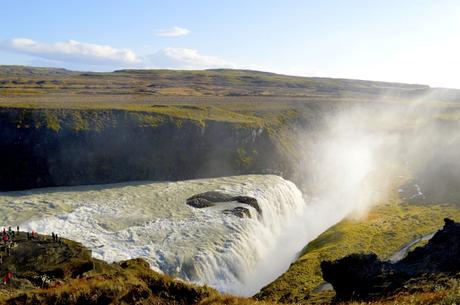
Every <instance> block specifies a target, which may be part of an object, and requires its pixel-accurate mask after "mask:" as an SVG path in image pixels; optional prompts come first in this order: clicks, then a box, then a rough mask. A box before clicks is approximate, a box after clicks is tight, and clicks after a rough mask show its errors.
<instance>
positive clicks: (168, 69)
mask: <svg viewBox="0 0 460 305" xmlns="http://www.w3.org/2000/svg"><path fill="white" fill-rule="evenodd" d="M8 66H9V67H24V68H37V69H57V70H66V71H70V72H81V73H113V72H117V71H136V70H141V71H155V70H156V71H161V70H163V71H178V72H180V71H217V70H231V71H245V72H256V73H267V74H273V75H280V76H287V77H300V78H324V79H336V80H353V81H361V82H373V83H388V84H404V85H411V86H421V87H428V88H430V89H448V90H460V88H453V87H439V86H432V85H430V84H422V83H404V82H398V81H386V80H384V81H382V80H372V79H359V78H346V77H329V76H308V75H293V74H285V73H277V72H271V71H263V70H253V69H238V68H209V69H178V68H126V69H115V70H110V71H92V70H77V69H68V68H65V67H50V66H32V65H9V64H0V67H8Z"/></svg>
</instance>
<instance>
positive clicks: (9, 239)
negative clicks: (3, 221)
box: [0, 226, 62, 285]
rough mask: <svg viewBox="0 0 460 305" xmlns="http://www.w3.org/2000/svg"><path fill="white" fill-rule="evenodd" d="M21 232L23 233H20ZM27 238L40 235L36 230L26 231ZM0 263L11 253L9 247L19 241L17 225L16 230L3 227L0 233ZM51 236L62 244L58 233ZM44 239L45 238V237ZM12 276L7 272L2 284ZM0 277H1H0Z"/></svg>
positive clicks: (34, 237)
mask: <svg viewBox="0 0 460 305" xmlns="http://www.w3.org/2000/svg"><path fill="white" fill-rule="evenodd" d="M22 234H23V233H22ZM26 234H27V240H28V241H30V240H41V238H40V236H39V235H38V233H37V231H36V230H32V231H31V232H29V231H27V232H26ZM0 237H1V240H0V265H2V264H3V260H4V257H8V256H10V255H11V249H12V248H14V247H15V246H16V245H17V242H20V240H19V239H18V237H19V226H17V227H16V230H13V228H12V227H8V229H6V228H5V227H4V228H3V232H2V233H0ZM51 238H52V240H53V242H55V243H59V244H62V241H61V237H60V236H58V234H56V233H54V232H52V233H51ZM45 240H46V239H45ZM12 277H13V273H11V272H7V274H6V276H5V277H3V284H5V285H6V284H8V283H9V282H10V280H11V279H12ZM0 278H1V277H0Z"/></svg>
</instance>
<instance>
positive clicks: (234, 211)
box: [222, 207, 251, 218]
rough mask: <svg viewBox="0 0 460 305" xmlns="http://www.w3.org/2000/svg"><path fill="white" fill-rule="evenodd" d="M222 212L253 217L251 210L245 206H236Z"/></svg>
mask: <svg viewBox="0 0 460 305" xmlns="http://www.w3.org/2000/svg"><path fill="white" fill-rule="evenodd" d="M222 213H224V214H227V215H235V216H237V217H239V218H245V217H249V218H251V212H249V210H248V209H246V208H244V207H235V208H233V209H227V210H224V211H223V212H222Z"/></svg>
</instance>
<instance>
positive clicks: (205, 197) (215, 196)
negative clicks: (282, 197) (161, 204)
mask: <svg viewBox="0 0 460 305" xmlns="http://www.w3.org/2000/svg"><path fill="white" fill-rule="evenodd" d="M231 201H236V202H238V203H243V204H247V205H249V206H251V207H253V208H254V209H255V210H256V211H257V212H258V213H259V214H262V210H261V209H260V206H259V202H258V201H257V199H256V198H253V197H249V196H232V195H229V194H225V193H221V192H218V191H212V192H205V193H201V194H197V195H193V196H192V197H190V198H187V201H186V203H187V205H189V206H192V207H194V208H199V209H201V208H207V207H211V206H215V205H216V203H220V202H231ZM231 210H234V209H231ZM226 211H227V210H226ZM237 211H238V212H237V214H241V212H242V211H243V210H241V209H240V210H237ZM248 212H249V211H248Z"/></svg>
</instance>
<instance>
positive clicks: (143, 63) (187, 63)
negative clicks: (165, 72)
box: [0, 38, 237, 70]
mask: <svg viewBox="0 0 460 305" xmlns="http://www.w3.org/2000/svg"><path fill="white" fill-rule="evenodd" d="M0 50H4V51H8V52H12V53H16V54H26V55H29V56H31V57H32V61H31V62H36V61H37V60H39V61H46V62H49V63H54V64H55V65H58V66H60V67H67V68H69V67H71V68H75V67H77V69H78V67H86V66H88V65H92V66H93V67H96V68H97V66H101V67H104V66H105V68H102V70H108V69H120V68H164V69H211V68H236V67H237V66H236V65H235V64H233V63H231V62H228V61H226V60H224V59H222V58H219V57H216V56H210V55H205V54H201V53H200V52H199V51H198V50H194V49H189V48H173V47H167V48H163V49H160V50H158V51H156V52H155V53H153V54H148V55H145V56H140V55H138V54H136V53H135V52H134V51H132V50H130V49H119V48H115V47H112V46H109V45H100V44H94V43H85V42H79V41H76V40H68V41H63V42H55V43H45V42H38V41H35V40H32V39H28V38H13V39H9V40H3V41H0Z"/></svg>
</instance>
